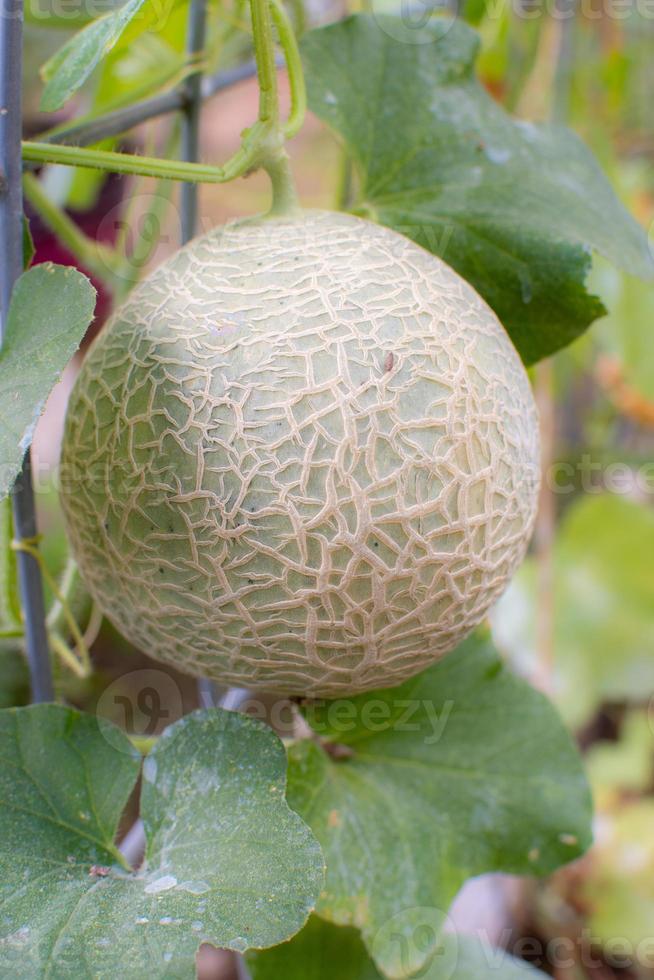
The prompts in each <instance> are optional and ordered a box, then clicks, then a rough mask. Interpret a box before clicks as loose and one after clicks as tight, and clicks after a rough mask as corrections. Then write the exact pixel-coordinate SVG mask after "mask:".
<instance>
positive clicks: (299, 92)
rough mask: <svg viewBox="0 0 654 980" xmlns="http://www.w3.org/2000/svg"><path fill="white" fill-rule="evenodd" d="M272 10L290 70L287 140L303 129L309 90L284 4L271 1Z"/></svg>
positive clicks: (287, 66)
mask: <svg viewBox="0 0 654 980" xmlns="http://www.w3.org/2000/svg"><path fill="white" fill-rule="evenodd" d="M270 9H271V13H272V18H273V21H274V23H275V27H276V28H277V34H278V35H279V43H280V45H281V48H282V51H283V52H284V58H285V60H286V68H287V70H288V81H289V85H290V90H291V111H290V114H289V117H288V119H287V120H286V123H285V124H284V135H285V137H286V139H292V138H293V136H295V135H296V134H297V133H298V132H299V130H300V129H301V127H302V123H303V122H304V117H305V114H306V111H307V90H306V85H305V83H304V71H303V69H302V59H301V58H300V49H299V47H298V43H297V39H296V37H295V31H294V30H293V25H292V23H291V20H290V18H289V16H288V14H287V13H286V9H285V8H284V6H283V4H282V3H281V2H280V0H271V4H270Z"/></svg>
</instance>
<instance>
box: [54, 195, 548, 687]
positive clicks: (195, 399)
mask: <svg viewBox="0 0 654 980" xmlns="http://www.w3.org/2000/svg"><path fill="white" fill-rule="evenodd" d="M61 477H62V488H63V506H64V512H65V518H66V523H67V528H68V531H69V535H70V540H71V544H72V548H73V551H74V554H75V556H76V559H77V561H78V563H79V566H80V569H81V572H82V575H83V577H84V579H85V581H86V584H87V586H88V588H89V590H90V592H91V593H92V595H93V596H94V598H95V599H96V600H97V602H98V603H99V605H100V606H101V608H102V609H103V611H104V612H105V614H106V615H107V616H108V617H109V619H110V620H111V621H112V622H113V623H114V624H115V626H116V627H117V628H118V629H119V630H120V631H121V632H122V633H123V634H124V635H125V636H126V637H127V638H128V639H130V640H131V641H132V642H133V643H134V644H136V645H137V646H138V647H140V648H141V649H142V650H144V651H145V652H146V653H148V654H150V655H151V656H152V657H154V658H155V659H159V660H161V661H166V662H168V663H171V664H174V665H175V666H177V667H179V668H180V669H182V670H184V671H187V672H190V673H193V674H198V675H204V676H207V677H210V678H215V679H216V680H219V681H222V682H224V683H229V684H236V685H243V686H247V687H250V688H253V689H262V690H268V691H273V692H278V693H284V694H293V695H305V696H309V697H318V696H327V697H335V696H340V695H343V694H349V693H354V692H358V691H363V690H366V689H370V688H380V687H384V686H391V685H394V684H398V683H400V682H401V681H402V680H404V679H405V678H407V677H408V676H410V675H412V674H414V673H416V672H418V671H420V670H422V669H424V668H426V667H427V666H428V665H429V664H430V663H432V662H433V661H435V660H436V659H438V658H439V657H441V656H443V655H444V654H446V653H447V652H448V651H450V650H452V649H453V648H454V647H455V646H456V645H457V644H458V643H459V642H460V641H461V640H462V639H463V638H464V637H465V636H466V634H467V633H469V632H470V630H472V629H473V628H474V627H475V626H476V625H477V624H478V623H479V622H480V621H481V620H482V619H483V617H484V616H485V614H486V612H487V610H488V608H489V606H490V605H491V604H492V603H493V601H494V600H495V599H496V598H497V597H498V596H499V595H500V593H501V592H502V590H503V589H504V587H505V586H506V584H507V582H508V580H509V578H510V576H511V574H512V572H513V571H514V569H515V568H516V566H517V564H518V563H519V562H520V560H521V559H522V557H523V555H524V552H525V549H526V546H527V542H528V539H529V536H530V532H531V529H532V524H533V519H534V512H535V508H536V499H537V491H538V483H539V448H538V426H537V418H536V410H535V406H534V401H533V397H532V393H531V389H530V385H529V382H528V379H527V376H526V373H525V371H524V369H523V366H522V364H521V362H520V360H519V358H518V355H517V354H516V352H515V350H514V348H513V346H512V344H511V342H510V340H509V338H508V336H507V334H506V333H505V331H504V329H503V327H502V326H501V324H500V323H499V321H498V320H497V318H496V316H495V315H494V313H493V312H492V311H491V310H490V309H489V307H488V306H487V305H486V304H485V303H484V301H483V300H482V299H481V298H480V297H479V296H478V295H477V293H476V292H475V291H474V290H473V289H472V288H471V286H469V285H468V284H467V283H466V282H465V281H464V280H463V279H462V278H461V277H460V276H458V275H457V274H456V273H455V272H454V271H453V270H452V269H451V268H449V267H448V266H447V265H446V264H444V263H443V262H442V261H440V260H439V259H437V258H435V257H434V256H432V255H431V254H429V253H428V252H426V251H424V250H423V249H422V248H420V247H418V246H417V245H415V244H414V243H413V242H411V241H409V240H408V239H406V238H405V237H403V236H402V235H400V234H398V233H396V232H394V231H391V230H389V229H387V228H383V227H380V226H378V225H376V224H374V223H372V222H369V221H365V220H363V219H360V218H356V217H352V216H348V215H343V214H332V213H328V212H304V213H303V214H302V215H301V216H300V217H295V218H292V219H291V218H287V219H283V218H280V219H269V220H265V221H261V222H260V223H247V222H242V223H240V224H238V223H237V224H233V225H229V226H226V227H224V228H217V229H215V230H213V231H211V232H210V233H209V234H207V235H204V236H203V237H201V238H198V239H196V240H195V241H193V242H191V243H190V244H189V245H187V246H186V247H184V248H182V249H181V250H180V251H179V252H177V253H176V254H175V255H174V256H172V258H170V259H169V260H168V261H166V262H164V263H163V264H162V265H161V266H160V267H159V268H158V269H157V270H156V271H155V272H154V273H153V274H152V275H150V276H149V278H147V279H146V280H144V281H143V282H142V283H141V284H140V285H139V286H138V287H137V288H136V289H135V290H134V291H133V292H132V294H131V295H130V297H129V298H128V300H127V302H126V303H125V304H124V305H123V306H122V308H120V309H119V310H118V311H117V312H116V313H115V315H114V316H113V318H112V320H111V321H110V322H109V324H108V325H107V326H106V328H105V329H104V330H103V331H102V333H101V334H100V336H99V337H98V339H97V340H96V341H95V343H94V345H93V346H92V348H91V350H90V351H89V354H88V356H87V357H86V359H85V361H84V363H83V366H82V369H81V372H80V374H79V377H78V379H77V382H76V384H75V387H74V390H73V393H72V396H71V399H70V403H69V408H68V413H67V419H66V427H65V436H64V446H63V453H62V471H61Z"/></svg>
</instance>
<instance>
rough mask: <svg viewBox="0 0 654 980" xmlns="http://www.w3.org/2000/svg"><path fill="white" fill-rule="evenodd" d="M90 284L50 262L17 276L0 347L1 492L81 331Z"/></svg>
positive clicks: (91, 296) (89, 307)
mask: <svg viewBox="0 0 654 980" xmlns="http://www.w3.org/2000/svg"><path fill="white" fill-rule="evenodd" d="M94 308H95V289H94V288H93V286H92V285H91V283H90V282H89V280H88V279H87V278H86V276H83V275H82V274H81V272H78V271H77V270H76V269H73V268H72V267H70V266H61V265H52V263H50V262H46V263H43V264H42V265H36V266H33V267H32V268H31V269H28V270H27V272H24V273H23V274H22V276H21V277H20V278H19V279H18V281H17V283H16V285H15V286H14V290H13V293H12V296H11V305H10V308H9V316H8V318H7V327H6V330H5V333H4V337H3V342H2V347H1V348H0V406H2V416H1V417H0V497H3V496H5V495H6V494H7V493H8V492H9V490H10V489H11V486H12V484H13V482H14V479H15V478H16V476H17V474H18V472H19V470H20V466H21V463H22V460H23V456H24V455H25V452H26V451H27V449H28V448H29V446H30V443H31V441H32V435H33V433H34V428H35V426H36V423H37V421H38V418H39V415H40V414H41V411H42V410H43V406H44V405H45V402H46V399H47V397H48V395H49V394H50V392H51V390H52V389H53V387H54V385H55V384H56V382H57V381H58V380H59V378H60V377H61V373H62V371H63V370H64V368H65V367H66V364H67V363H68V361H69V360H70V358H71V357H72V356H73V354H74V353H75V351H76V350H77V348H78V347H79V345H80V342H81V340H82V338H83V336H84V334H85V333H86V328H87V327H88V325H89V323H90V322H91V319H92V317H93V310H94Z"/></svg>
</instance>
